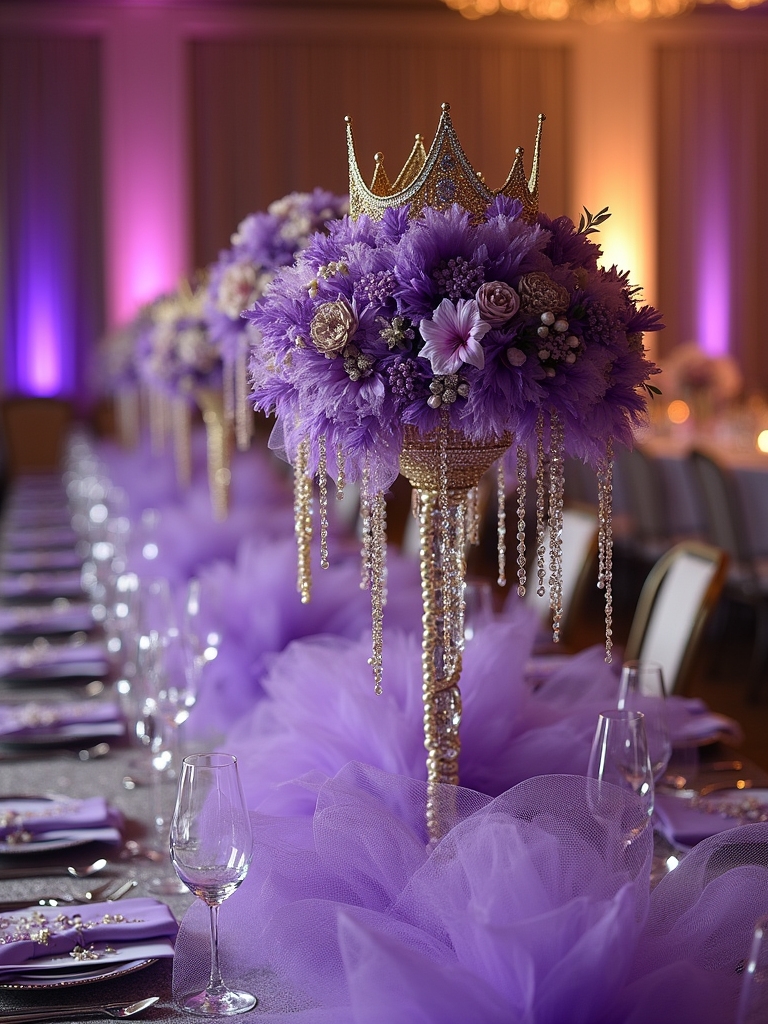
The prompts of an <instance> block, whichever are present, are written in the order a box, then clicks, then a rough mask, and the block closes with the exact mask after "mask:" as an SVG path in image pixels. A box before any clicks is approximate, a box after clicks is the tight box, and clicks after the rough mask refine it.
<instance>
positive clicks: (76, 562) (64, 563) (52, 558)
mask: <svg viewBox="0 0 768 1024" xmlns="http://www.w3.org/2000/svg"><path fill="white" fill-rule="evenodd" d="M82 563H83V560H82V558H81V557H80V555H79V554H78V553H77V551H75V549H74V548H72V549H70V548H51V549H50V550H49V551H45V550H42V551H40V550H35V551H4V552H3V553H2V555H0V570H2V571H4V572H30V571H34V570H35V569H79V568H80V566H81V565H82Z"/></svg>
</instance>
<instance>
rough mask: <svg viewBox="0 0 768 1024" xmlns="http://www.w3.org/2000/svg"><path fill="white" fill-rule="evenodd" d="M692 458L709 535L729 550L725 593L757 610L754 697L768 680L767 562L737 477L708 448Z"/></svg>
mask: <svg viewBox="0 0 768 1024" xmlns="http://www.w3.org/2000/svg"><path fill="white" fill-rule="evenodd" d="M689 458H690V462H691V466H692V468H693V472H694V476H695V479H696V482H697V484H698V487H699V494H700V497H701V502H702V507H703V509H704V512H705V518H706V523H707V534H708V540H709V541H710V542H711V543H713V544H716V545H717V546H718V547H720V548H722V549H723V551H726V552H727V553H728V556H729V564H728V575H727V577H726V580H725V593H726V595H727V596H728V597H729V598H731V599H732V600H733V601H735V602H737V603H740V604H745V605H748V606H749V607H751V608H752V609H753V610H754V615H755V639H754V643H753V646H752V657H751V663H750V667H749V670H748V694H749V696H750V697H751V698H752V699H753V700H755V699H757V698H758V697H759V696H760V695H761V692H762V691H763V690H764V689H765V688H766V686H767V685H768V678H766V677H767V676H768V562H766V560H765V559H760V558H758V557H757V555H756V554H755V552H754V550H753V548H752V545H751V542H750V534H749V530H748V528H747V517H746V514H745V511H744V508H743V506H742V502H741V497H740V495H741V492H740V489H739V485H738V482H737V481H736V478H735V476H734V474H733V473H731V471H730V470H729V469H728V468H727V467H726V466H724V465H723V464H722V463H720V462H719V461H718V460H717V459H715V458H713V457H712V456H711V455H710V454H708V453H707V452H704V451H701V450H699V449H694V450H693V451H691V453H690V456H689Z"/></svg>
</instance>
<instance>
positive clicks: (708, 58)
mask: <svg viewBox="0 0 768 1024" xmlns="http://www.w3.org/2000/svg"><path fill="white" fill-rule="evenodd" d="M658 126H659V129H658V131H659V135H658V139H659V147H658V153H659V174H658V189H659V306H660V308H661V309H662V310H663V311H664V318H665V321H666V323H667V330H666V331H664V332H663V333H662V336H661V337H660V342H661V346H662V352H664V351H668V350H669V349H670V348H671V347H672V346H674V345H676V344H679V343H681V342H686V341H697V342H698V343H699V344H700V345H702V346H703V347H705V348H706V349H707V350H708V351H710V352H713V353H723V352H726V351H730V352H731V353H732V354H733V355H734V356H736V358H737V359H738V360H739V362H740V363H741V366H742V369H743V371H744V376H745V380H746V381H747V388H748V390H750V391H754V390H757V389H759V388H762V389H765V388H767V387H768V359H766V357H765V351H766V343H765V330H766V317H765V311H766V305H767V304H766V283H768V247H767V246H766V238H768V189H766V187H765V180H766V167H768V131H767V130H766V126H768V45H766V43H764V42H742V43H738V44H725V45H712V44H706V45H703V44H699V45H697V44H686V45H684V46H674V47H672V46H670V47H663V48H661V49H660V50H659V54H658Z"/></svg>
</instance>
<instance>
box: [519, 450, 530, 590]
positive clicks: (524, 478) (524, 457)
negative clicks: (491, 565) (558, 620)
mask: <svg viewBox="0 0 768 1024" xmlns="http://www.w3.org/2000/svg"><path fill="white" fill-rule="evenodd" d="M527 483H528V452H527V450H526V449H525V448H523V447H522V446H518V449H517V593H518V597H525V584H526V573H525V499H526V490H527Z"/></svg>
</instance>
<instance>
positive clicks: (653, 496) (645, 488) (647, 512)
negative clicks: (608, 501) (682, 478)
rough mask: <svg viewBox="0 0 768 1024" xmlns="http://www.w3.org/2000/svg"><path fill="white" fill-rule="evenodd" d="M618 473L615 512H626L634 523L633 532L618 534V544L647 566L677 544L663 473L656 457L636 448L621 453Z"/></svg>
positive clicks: (617, 461)
mask: <svg viewBox="0 0 768 1024" xmlns="http://www.w3.org/2000/svg"><path fill="white" fill-rule="evenodd" d="M614 473H615V477H616V479H615V481H614V504H615V506H616V508H615V511H616V512H619V511H624V512H626V513H627V514H628V516H629V520H630V531H629V533H626V532H625V531H622V533H621V534H617V536H616V541H617V545H618V546H619V547H624V548H626V549H627V551H628V553H629V554H630V555H634V556H636V557H637V558H639V559H641V560H642V561H644V562H646V563H647V562H655V561H656V559H657V558H659V557H660V556H661V555H662V554H663V553H664V552H665V551H668V550H669V548H670V547H671V546H672V544H673V543H674V540H673V539H672V537H671V530H670V525H669V521H670V517H669V512H668V507H667V494H666V489H665V486H664V480H663V477H662V474H661V471H660V469H659V467H658V465H657V463H656V461H655V460H654V459H653V458H651V457H650V456H649V455H647V454H646V453H645V452H644V451H643V450H642V449H641V448H634V449H632V451H626V450H623V451H621V452H619V453H618V454H617V456H616V459H615V469H614ZM622 504H623V505H624V506H625V508H624V509H621V505H622Z"/></svg>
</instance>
